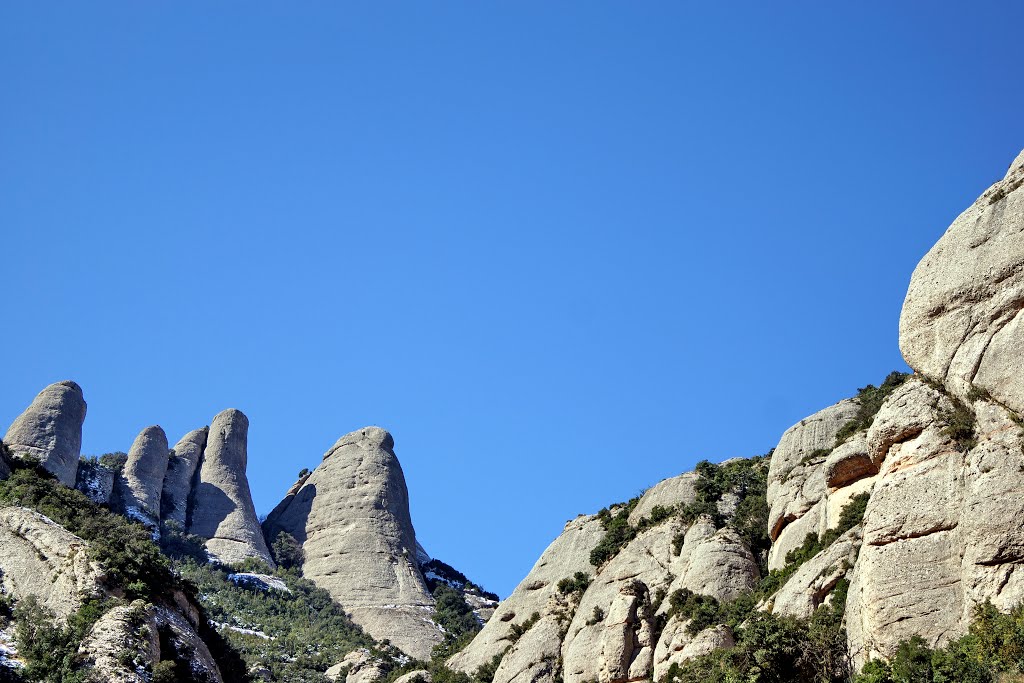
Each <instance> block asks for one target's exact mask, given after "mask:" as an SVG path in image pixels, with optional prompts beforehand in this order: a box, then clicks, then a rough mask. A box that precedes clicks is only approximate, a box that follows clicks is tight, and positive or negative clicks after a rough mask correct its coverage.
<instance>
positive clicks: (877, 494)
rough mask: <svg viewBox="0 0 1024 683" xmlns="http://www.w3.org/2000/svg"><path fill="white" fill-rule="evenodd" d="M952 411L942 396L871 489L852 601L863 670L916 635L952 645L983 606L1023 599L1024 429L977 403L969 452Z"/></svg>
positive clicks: (853, 632)
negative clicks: (957, 436)
mask: <svg viewBox="0 0 1024 683" xmlns="http://www.w3.org/2000/svg"><path fill="white" fill-rule="evenodd" d="M931 391H934V390H931ZM916 393H917V395H918V397H919V398H920V399H921V401H922V403H920V404H918V405H917V406H915V407H913V408H910V409H909V410H908V415H909V421H911V422H914V423H915V424H916V425H918V426H920V424H921V422H920V413H921V411H922V410H923V409H924V407H925V406H927V405H928V403H929V402H931V401H932V400H934V399H933V397H932V396H930V395H929V392H925V391H919V392H916ZM950 405H951V404H949V401H948V399H946V398H944V397H942V398H940V399H939V400H938V401H937V405H936V406H935V409H934V410H935V412H934V414H933V420H932V422H931V423H929V424H926V425H925V426H924V428H923V429H922V430H921V431H920V432H918V433H916V434H914V435H913V436H909V437H907V438H906V439H905V440H903V441H899V442H896V443H892V444H891V445H890V447H889V449H888V451H887V454H886V456H885V460H884V462H883V463H882V469H881V472H880V473H879V476H878V479H877V482H876V483H875V485H874V487H873V489H872V492H871V500H870V502H869V504H868V509H867V513H866V515H865V519H864V545H863V547H862V548H861V551H860V556H859V559H858V561H857V564H856V567H855V569H854V572H853V577H852V581H851V586H850V596H849V598H848V600H847V620H848V629H849V639H850V650H851V655H852V656H853V657H854V660H855V662H857V663H861V662H863V661H865V660H866V659H868V658H874V657H879V656H881V657H888V656H891V655H892V654H893V652H894V651H895V648H896V645H897V644H898V643H899V641H900V640H903V639H905V638H908V637H910V636H911V635H914V634H917V635H921V636H922V637H923V638H924V639H925V640H926V641H927V642H929V643H930V644H932V645H941V644H944V643H945V642H947V641H948V640H950V639H952V638H956V637H958V636H960V635H962V634H963V633H965V632H966V630H967V626H968V624H969V623H970V618H971V615H972V613H973V610H974V607H975V606H976V605H978V604H980V603H982V602H984V601H985V600H991V601H992V602H993V604H995V605H996V606H997V607H999V608H1000V609H1009V608H1010V607H1012V606H1014V605H1016V604H1018V603H1019V602H1021V601H1022V600H1024V524H1022V522H1021V520H1022V519H1024V501H1022V500H1021V497H1020V496H1019V495H1018V493H1017V492H1018V491H1019V490H1021V487H1024V472H1022V471H1021V466H1022V464H1024V456H1022V452H1021V437H1022V431H1021V428H1020V426H1019V425H1018V424H1017V423H1016V422H1014V421H1013V419H1012V418H1011V415H1010V414H1009V412H1008V411H1007V409H1006V408H1004V407H1002V406H1000V405H997V404H995V403H992V402H989V401H984V400H979V401H977V402H975V404H974V406H973V410H974V412H975V414H976V416H977V434H978V442H977V445H976V446H975V447H973V448H971V449H970V450H964V447H963V445H962V444H958V443H955V442H953V441H951V439H950V437H949V436H948V435H947V434H946V433H945V432H944V427H945V422H944V408H946V407H948V406H950ZM907 433H908V434H910V433H913V431H909V430H908V431H907Z"/></svg>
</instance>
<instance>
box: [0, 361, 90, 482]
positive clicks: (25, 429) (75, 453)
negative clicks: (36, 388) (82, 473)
mask: <svg viewBox="0 0 1024 683" xmlns="http://www.w3.org/2000/svg"><path fill="white" fill-rule="evenodd" d="M85 411H86V404H85V398H84V397H83V395H82V387H80V386H78V384H76V383H75V382H72V381H71V380H64V381H62V382H56V383H54V384H51V385H49V386H48V387H46V388H45V389H43V390H42V391H40V392H39V394H38V395H37V396H36V397H35V399H33V401H32V403H31V405H29V407H28V408H27V409H26V410H25V412H23V413H22V414H21V415H19V416H18V417H17V419H15V420H14V422H13V423H12V424H11V426H10V428H9V429H8V430H7V434H6V435H5V436H4V442H5V443H6V444H7V445H8V446H9V447H10V449H11V452H12V453H14V454H15V455H29V456H33V457H36V458H39V461H40V463H41V464H42V466H43V467H45V468H46V469H47V470H48V471H49V472H51V473H53V475H54V476H56V477H57V479H59V480H60V482H61V483H62V484H64V485H65V486H72V487H73V486H74V485H75V476H76V474H77V472H78V459H79V457H80V455H81V452H82V424H83V423H84V422H85Z"/></svg>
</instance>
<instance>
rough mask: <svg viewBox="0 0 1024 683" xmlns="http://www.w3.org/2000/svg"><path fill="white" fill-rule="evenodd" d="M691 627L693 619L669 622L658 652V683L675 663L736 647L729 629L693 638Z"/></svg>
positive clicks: (719, 628)
mask: <svg viewBox="0 0 1024 683" xmlns="http://www.w3.org/2000/svg"><path fill="white" fill-rule="evenodd" d="M689 624H690V622H689V620H680V619H679V618H678V617H672V618H671V619H669V620H668V623H667V624H666V625H665V630H664V631H663V632H662V635H661V639H660V640H659V641H658V647H657V649H656V650H655V651H654V680H656V681H657V680H661V678H663V677H664V676H665V675H666V674H667V673H668V670H669V667H671V666H672V665H673V664H682V663H683V662H686V661H688V660H690V659H694V658H695V657H700V656H701V655H706V654H708V653H709V652H712V651H714V650H718V649H721V648H726V647H732V646H733V645H735V644H736V640H735V638H734V636H733V632H732V629H730V628H729V627H728V626H725V625H720V626H712V627H710V628H706V629H704V630H703V631H701V632H700V633H698V634H697V635H690V634H689V633H688V632H687V630H686V627H687V626H689Z"/></svg>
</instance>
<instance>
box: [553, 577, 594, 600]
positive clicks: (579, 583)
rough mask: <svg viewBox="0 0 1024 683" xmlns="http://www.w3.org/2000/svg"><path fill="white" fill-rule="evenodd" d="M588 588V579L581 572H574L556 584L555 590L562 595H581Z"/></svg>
mask: <svg viewBox="0 0 1024 683" xmlns="http://www.w3.org/2000/svg"><path fill="white" fill-rule="evenodd" d="M589 586H590V577H589V576H587V575H586V574H584V573H583V572H576V573H575V574H573V575H572V576H571V577H566V578H564V579H562V580H561V581H559V582H558V585H557V589H558V592H559V593H561V594H562V595H570V594H573V593H578V594H580V595H582V594H583V593H585V592H586V590H587V588H588V587H589Z"/></svg>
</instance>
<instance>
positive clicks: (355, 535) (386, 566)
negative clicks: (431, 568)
mask: <svg viewBox="0 0 1024 683" xmlns="http://www.w3.org/2000/svg"><path fill="white" fill-rule="evenodd" d="M393 448H394V440H393V439H392V438H391V435H390V434H388V432H387V431H386V430H384V429H381V428H379V427H366V428H364V429H360V430H357V431H354V432H351V433H349V434H346V435H345V436H343V437H341V438H340V439H338V441H337V442H336V443H335V444H334V446H332V447H331V449H330V450H329V451H327V454H326V455H325V456H324V459H323V461H322V462H321V463H320V465H319V466H318V467H317V468H316V469H315V470H314V471H313V472H312V473H310V474H309V475H308V476H307V477H306V478H305V480H300V482H299V483H298V487H297V488H296V487H293V488H292V489H291V490H290V491H289V495H288V496H286V497H285V499H284V500H282V501H281V503H280V504H278V506H277V507H276V508H275V509H274V511H273V512H271V513H270V515H269V517H268V518H267V521H266V524H265V527H266V531H267V537H268V538H269V539H271V540H273V539H274V538H275V537H276V535H277V534H278V533H281V532H286V533H288V534H291V535H292V536H294V537H295V539H296V540H297V541H298V542H299V543H301V544H302V547H303V551H304V553H305V558H306V559H305V563H304V565H303V567H302V573H303V576H305V577H306V578H308V579H311V580H312V581H313V582H315V583H316V584H317V585H318V586H320V587H321V588H324V589H326V590H327V591H328V592H329V593H330V594H331V595H332V596H333V597H334V598H335V599H336V600H337V601H338V602H340V603H341V604H343V605H344V606H345V608H346V609H347V610H348V611H349V612H351V614H352V618H353V619H354V620H355V621H356V623H358V624H360V625H361V626H362V627H363V628H364V629H365V630H366V631H367V632H368V633H370V634H371V635H373V636H374V637H375V638H378V639H384V638H387V639H389V640H390V641H391V642H392V643H394V644H395V645H396V646H398V647H400V648H401V649H402V650H405V651H406V652H407V653H408V654H411V655H413V656H416V657H421V658H429V656H430V650H431V648H432V647H433V646H434V645H435V644H436V643H438V642H439V641H440V636H441V634H440V632H439V631H438V629H437V627H436V626H435V624H434V623H433V622H432V621H431V618H430V608H431V606H432V605H433V598H432V597H431V595H430V593H429V591H428V590H427V586H426V583H425V582H424V579H423V576H422V574H421V573H420V569H419V566H418V564H417V561H416V557H417V543H416V533H415V531H414V530H413V526H412V519H411V517H410V515H409V493H408V489H407V488H406V483H405V475H404V474H403V473H402V467H401V465H400V464H399V462H398V458H397V457H396V456H395V453H394V450H393Z"/></svg>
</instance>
